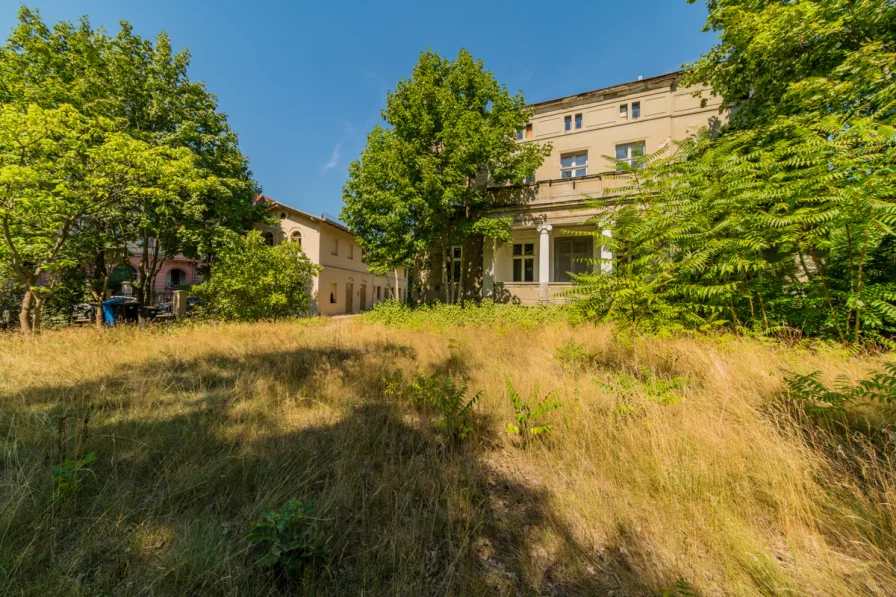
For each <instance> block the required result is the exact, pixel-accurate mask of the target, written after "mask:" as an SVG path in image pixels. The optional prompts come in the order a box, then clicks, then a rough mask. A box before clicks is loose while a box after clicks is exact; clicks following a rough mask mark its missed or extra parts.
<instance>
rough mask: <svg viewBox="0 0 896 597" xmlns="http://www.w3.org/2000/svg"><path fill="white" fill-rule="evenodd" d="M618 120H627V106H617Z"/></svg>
mask: <svg viewBox="0 0 896 597" xmlns="http://www.w3.org/2000/svg"><path fill="white" fill-rule="evenodd" d="M619 120H628V104H622V105H621V106H619Z"/></svg>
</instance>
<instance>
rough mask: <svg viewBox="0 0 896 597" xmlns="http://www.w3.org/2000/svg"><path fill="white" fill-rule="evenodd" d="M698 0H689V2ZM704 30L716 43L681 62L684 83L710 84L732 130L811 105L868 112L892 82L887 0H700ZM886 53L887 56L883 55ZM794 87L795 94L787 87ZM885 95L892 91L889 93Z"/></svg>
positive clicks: (895, 39) (893, 39)
mask: <svg viewBox="0 0 896 597" xmlns="http://www.w3.org/2000/svg"><path fill="white" fill-rule="evenodd" d="M698 1H699V0H688V2H689V3H695V2H698ZM706 4H707V7H708V12H709V15H708V18H707V20H706V26H705V28H704V30H705V31H710V30H711V31H713V32H715V33H716V34H717V35H718V39H719V43H718V44H717V45H715V46H714V47H713V48H712V49H711V50H710V51H709V52H707V53H706V54H704V55H703V56H702V57H701V59H700V60H698V61H697V62H696V63H694V64H691V65H688V66H689V72H688V73H687V74H686V77H685V81H684V83H685V84H686V85H693V84H697V83H703V84H706V85H709V86H710V87H711V88H712V90H713V92H714V93H715V94H718V95H721V96H722V98H724V100H725V101H726V103H728V104H729V105H733V104H737V106H738V109H737V111H736V113H735V114H734V121H735V125H736V126H737V127H739V128H753V127H756V126H757V125H761V124H763V123H767V122H770V121H771V120H773V119H774V118H776V117H778V116H781V115H789V114H795V113H801V112H803V111H804V110H805V109H806V107H807V105H806V103H807V102H808V103H809V105H810V106H811V107H812V108H821V109H823V110H832V111H840V110H842V109H844V108H847V109H855V110H860V111H863V110H867V109H869V108H872V107H874V102H871V103H866V102H865V100H866V99H868V98H873V97H875V96H877V97H878V98H879V99H882V98H880V95H878V92H880V91H881V90H882V89H883V88H884V87H886V86H888V85H891V84H892V82H891V79H892V72H893V71H892V70H891V69H890V70H888V69H887V67H886V64H887V63H888V62H889V61H890V60H891V59H892V52H893V49H894V46H896V11H894V10H893V2H892V1H891V0H813V1H806V0H801V1H796V2H761V1H756V0H707V2H706ZM888 54H889V56H888ZM794 92H798V93H796V94H795V93H794ZM890 99H891V100H892V96H890Z"/></svg>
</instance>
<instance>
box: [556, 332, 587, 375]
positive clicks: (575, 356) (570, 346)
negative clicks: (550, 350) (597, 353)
mask: <svg viewBox="0 0 896 597" xmlns="http://www.w3.org/2000/svg"><path fill="white" fill-rule="evenodd" d="M593 357H594V355H592V354H591V353H590V352H589V351H588V347H587V344H584V343H582V344H576V342H575V339H574V338H570V339H569V340H567V341H566V343H565V344H564V345H563V346H561V347H560V348H558V349H557V350H555V351H554V359H555V360H557V361H559V362H560V364H561V365H562V366H563V367H564V368H565V369H568V370H570V371H572V372H577V371H579V370H580V369H581V368H582V367H584V366H585V365H586V364H587V363H588V362H589V361H591V360H592V359H593Z"/></svg>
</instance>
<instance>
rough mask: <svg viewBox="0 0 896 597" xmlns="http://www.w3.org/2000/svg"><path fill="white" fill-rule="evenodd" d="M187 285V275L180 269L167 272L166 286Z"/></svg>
mask: <svg viewBox="0 0 896 597" xmlns="http://www.w3.org/2000/svg"><path fill="white" fill-rule="evenodd" d="M186 283H187V273H186V272H185V271H184V270H182V269H177V268H174V269H172V270H171V271H170V272H168V285H169V286H180V285H181V284H186Z"/></svg>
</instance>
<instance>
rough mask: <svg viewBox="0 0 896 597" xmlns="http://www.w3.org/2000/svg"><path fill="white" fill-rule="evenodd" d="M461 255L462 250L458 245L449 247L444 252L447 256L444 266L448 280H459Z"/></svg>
mask: <svg viewBox="0 0 896 597" xmlns="http://www.w3.org/2000/svg"><path fill="white" fill-rule="evenodd" d="M462 255H463V251H461V248H460V247H451V248H450V249H448V251H447V252H446V253H445V256H446V257H448V261H447V262H446V263H445V268H446V271H447V272H448V281H449V282H460V266H461V256H462Z"/></svg>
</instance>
